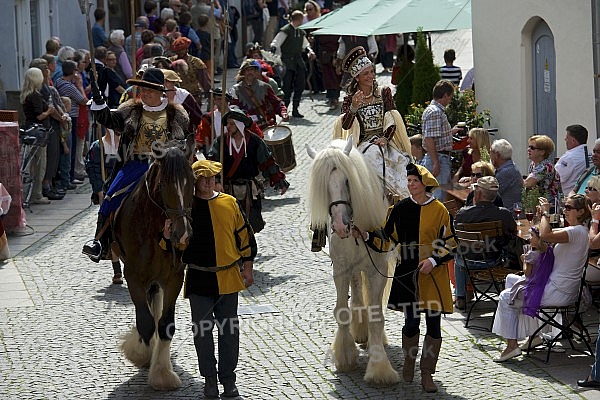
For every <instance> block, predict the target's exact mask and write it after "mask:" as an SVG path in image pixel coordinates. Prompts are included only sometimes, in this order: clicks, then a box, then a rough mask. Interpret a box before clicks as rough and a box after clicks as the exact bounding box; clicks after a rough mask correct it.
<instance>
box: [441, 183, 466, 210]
mask: <svg viewBox="0 0 600 400" xmlns="http://www.w3.org/2000/svg"><path fill="white" fill-rule="evenodd" d="M442 189H443V190H444V192H446V194H447V195H448V196H447V197H446V199H447V200H451V199H455V200H457V201H458V202H459V203H460V205H461V206H464V205H465V202H466V201H467V196H468V195H469V193H471V189H470V188H462V187H458V186H451V185H444V186H443V187H442Z"/></svg>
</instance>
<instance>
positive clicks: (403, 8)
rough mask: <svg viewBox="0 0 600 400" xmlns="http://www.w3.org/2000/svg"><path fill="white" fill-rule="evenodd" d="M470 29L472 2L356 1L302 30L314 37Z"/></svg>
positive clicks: (418, 0)
mask: <svg viewBox="0 0 600 400" xmlns="http://www.w3.org/2000/svg"><path fill="white" fill-rule="evenodd" d="M418 27H423V30H424V31H425V32H434V31H449V30H454V29H463V28H471V0H355V1H353V2H351V3H350V4H348V5H346V6H344V7H342V8H340V9H337V10H334V11H333V12H331V13H328V14H325V15H323V16H322V17H320V18H317V19H315V20H313V21H310V22H308V23H306V24H304V25H302V26H301V28H303V29H310V30H312V34H313V35H354V36H369V35H386V34H394V33H408V32H416V31H417V28H418Z"/></svg>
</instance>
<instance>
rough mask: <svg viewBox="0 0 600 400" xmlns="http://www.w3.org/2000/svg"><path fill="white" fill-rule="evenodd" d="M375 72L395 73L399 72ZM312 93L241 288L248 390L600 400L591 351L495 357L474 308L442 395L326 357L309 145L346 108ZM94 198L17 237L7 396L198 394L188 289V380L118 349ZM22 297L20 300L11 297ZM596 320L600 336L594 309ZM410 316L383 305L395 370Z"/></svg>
mask: <svg viewBox="0 0 600 400" xmlns="http://www.w3.org/2000/svg"><path fill="white" fill-rule="evenodd" d="M233 72H234V71H229V75H230V76H233V75H234V74H233ZM378 79H379V81H380V83H381V84H389V79H390V77H389V75H380V76H379V78H378ZM314 98H315V100H314V101H311V100H310V99H305V100H304V101H303V102H302V104H301V109H300V111H301V112H302V113H304V114H305V116H306V118H304V119H292V121H291V122H290V127H291V129H292V131H293V140H294V147H295V150H296V162H297V165H298V166H297V167H296V168H295V169H294V170H293V171H291V172H290V173H289V174H288V180H289V181H290V182H291V187H290V189H289V190H288V192H287V193H286V194H285V195H284V196H279V195H277V194H276V193H275V192H273V191H272V190H268V191H267V198H266V199H265V201H264V203H263V209H264V210H263V211H264V217H265V220H266V221H267V225H266V227H265V229H264V230H263V231H262V232H261V233H259V234H258V235H257V241H258V244H259V255H258V258H257V260H256V264H255V270H256V276H255V280H256V284H255V285H254V286H252V287H251V288H250V289H249V290H248V291H245V292H243V293H242V294H241V296H240V306H241V307H240V309H241V311H242V315H241V331H242V335H241V343H240V349H241V351H240V363H239V366H238V369H237V373H238V383H239V388H240V392H241V393H242V394H243V395H244V397H245V398H248V399H325V398H331V399H400V398H406V399H417V398H419V399H420V398H429V399H511V398H515V397H519V398H526V399H537V398H545V399H581V398H588V399H593V398H600V396H599V394H600V393H599V392H596V391H593V390H578V389H577V388H576V387H575V382H576V380H577V379H581V378H583V377H585V376H586V375H587V374H588V373H589V367H590V365H591V363H592V362H593V358H592V357H589V356H582V355H580V354H579V353H576V352H571V351H570V350H569V349H568V350H567V351H566V352H565V353H562V354H559V353H553V354H552V356H551V358H550V363H549V364H547V365H546V364H544V363H543V362H542V361H539V360H537V359H535V358H533V357H525V356H522V357H517V358H516V359H514V360H511V361H509V362H506V363H504V364H496V363H494V362H493V361H492V359H493V358H494V357H496V356H497V355H498V351H499V349H500V348H502V347H503V344H502V340H501V339H500V338H497V337H496V336H494V335H491V334H489V333H485V332H482V331H477V330H467V329H465V328H464V327H463V322H464V316H463V315H462V314H458V313H454V314H451V315H448V316H447V317H446V318H443V319H442V329H443V338H444V339H443V344H442V350H441V354H440V359H439V362H438V366H437V373H436V374H435V375H434V380H435V381H436V383H438V385H439V387H440V391H439V392H438V393H437V394H425V393H423V392H422V390H421V387H420V377H419V373H418V370H417V374H416V377H415V382H413V383H411V384H405V383H400V384H398V385H396V386H393V387H389V388H377V387H369V386H367V385H366V384H365V383H364V382H363V380H362V376H363V374H364V371H365V366H366V361H367V358H366V355H365V352H364V350H361V357H360V361H359V368H358V369H357V370H356V371H354V372H351V373H346V374H337V373H336V372H335V368H334V367H332V366H331V363H330V362H329V360H328V357H327V355H328V351H329V350H328V349H329V346H330V344H331V342H332V340H333V335H334V332H335V329H336V324H335V320H334V318H333V308H334V305H335V289H334V284H333V280H332V277H331V265H330V260H329V258H328V257H327V254H326V253H325V252H321V253H311V252H310V231H309V217H308V206H307V204H306V193H305V191H306V184H307V178H308V173H309V170H310V159H309V158H308V156H307V154H306V151H305V150H304V148H305V145H306V144H309V145H311V146H312V147H314V148H315V149H320V148H322V147H324V146H325V145H326V144H327V143H328V141H329V138H330V131H331V126H332V123H333V121H334V119H335V117H336V113H335V112H331V111H329V110H328V108H327V106H326V103H325V99H324V96H323V95H316V96H314ZM81 190H82V191H83V190H85V189H84V188H82V189H81ZM88 196H89V194H84V193H82V194H69V195H67V197H65V199H64V200H62V203H61V202H56V204H53V205H51V206H36V207H35V208H34V209H33V210H34V215H30V214H28V222H29V224H30V225H32V226H33V227H34V228H35V229H36V235H39V236H35V235H32V236H31V237H29V239H28V238H27V237H23V238H14V237H9V245H10V246H11V251H13V255H14V257H13V259H12V260H10V261H9V262H7V263H4V264H0V399H105V398H108V399H123V398H133V399H167V398H170V399H196V398H201V396H202V395H201V394H202V388H203V382H202V379H201V378H200V377H199V373H198V366H197V358H196V353H195V350H194V347H193V341H192V337H191V324H190V321H189V319H190V309H189V302H188V301H187V300H185V299H183V298H181V299H180V301H179V302H178V303H177V309H176V324H177V332H176V333H175V337H174V340H173V343H172V360H173V363H174V368H175V371H176V372H177V373H178V375H179V376H180V378H181V380H182V382H183V384H182V387H181V388H180V389H178V390H176V391H173V392H156V391H154V390H152V389H150V388H149V387H148V385H147V375H148V371H147V370H146V369H138V368H136V367H134V366H132V365H131V364H130V363H129V362H128V361H127V360H125V358H124V357H123V356H122V355H121V354H120V352H119V349H118V346H119V343H120V336H121V335H122V334H123V333H125V332H126V331H127V330H128V329H129V328H130V327H131V326H132V324H133V322H134V310H133V306H132V305H131V301H130V299H129V294H128V292H127V286H126V284H125V285H122V286H120V285H112V284H111V283H110V280H111V276H112V271H111V267H110V263H109V262H102V263H99V264H95V263H92V262H90V261H89V260H88V259H87V258H86V257H84V256H83V255H82V254H81V246H82V244H83V243H84V242H85V241H86V240H87V239H89V238H90V237H91V235H92V234H93V232H94V228H95V216H96V212H97V208H96V207H88V204H89V197H88ZM59 203H60V204H59ZM42 217H44V218H42ZM35 218H39V219H37V221H36V220H35ZM27 240H31V242H30V243H29V244H27V243H26V241H27ZM13 285H14V286H13ZM13 287H14V288H18V290H12V289H11V288H13ZM10 292H14V293H13V294H11V293H10ZM13 295H14V297H12V300H10V301H13V302H12V303H4V301H7V300H8V299H11V296H13ZM5 297H6V300H5ZM586 319H587V320H588V321H590V325H589V327H588V328H589V329H590V331H591V333H592V334H593V335H594V336H595V332H596V330H597V323H598V315H597V312H596V310H591V312H590V314H589V315H588V316H587V317H586ZM485 322H486V323H489V317H488V319H487V320H486V321H485ZM402 324H403V317H402V315H401V314H400V313H395V312H389V313H388V314H387V319H386V333H387V335H388V340H389V347H388V349H387V352H388V355H389V357H390V359H391V362H392V365H393V367H394V368H396V369H397V370H401V368H402V361H401V353H402V350H401V333H400V329H401V326H402ZM422 326H423V328H424V323H423V324H422ZM565 345H566V347H568V345H567V343H566V342H565ZM538 357H542V355H541V354H538ZM417 367H418V363H417Z"/></svg>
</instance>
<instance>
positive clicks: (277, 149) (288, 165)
mask: <svg viewBox="0 0 600 400" xmlns="http://www.w3.org/2000/svg"><path fill="white" fill-rule="evenodd" d="M263 132H264V134H265V137H264V139H263V140H264V141H265V143H266V144H267V146H269V148H270V149H271V152H272V153H273V157H274V158H275V161H276V162H277V164H278V165H279V168H281V170H282V171H283V172H288V171H291V170H292V169H294V167H295V166H296V153H294V145H293V144H292V130H291V129H290V128H288V127H287V126H283V125H275V126H270V127H268V128H267V129H265V130H264V131H263Z"/></svg>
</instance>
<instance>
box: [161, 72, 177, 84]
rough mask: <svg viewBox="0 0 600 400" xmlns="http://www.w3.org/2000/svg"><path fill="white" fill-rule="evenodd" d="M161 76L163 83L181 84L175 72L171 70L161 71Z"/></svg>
mask: <svg viewBox="0 0 600 400" xmlns="http://www.w3.org/2000/svg"><path fill="white" fill-rule="evenodd" d="M161 71H162V72H163V74H164V75H165V81H169V82H181V78H180V77H179V75H177V72H175V71H173V70H171V69H161Z"/></svg>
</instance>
